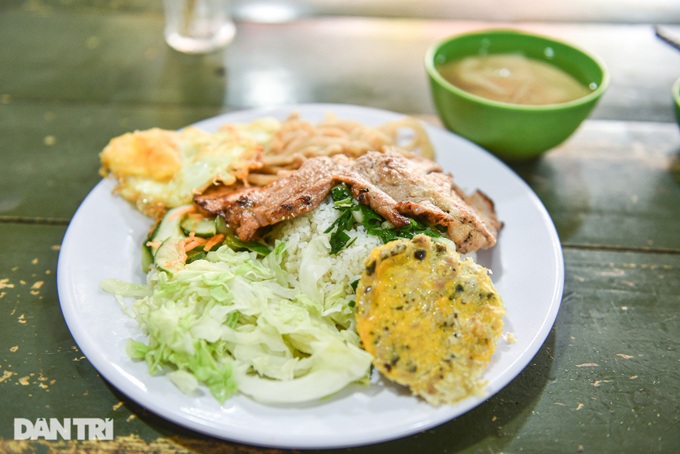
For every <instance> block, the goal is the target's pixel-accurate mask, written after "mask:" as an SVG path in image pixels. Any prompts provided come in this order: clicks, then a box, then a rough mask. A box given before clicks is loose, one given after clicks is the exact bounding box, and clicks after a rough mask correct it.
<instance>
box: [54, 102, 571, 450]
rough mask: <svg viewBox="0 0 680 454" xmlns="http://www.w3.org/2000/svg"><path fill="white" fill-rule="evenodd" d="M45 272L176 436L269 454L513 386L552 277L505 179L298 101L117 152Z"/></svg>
mask: <svg viewBox="0 0 680 454" xmlns="http://www.w3.org/2000/svg"><path fill="white" fill-rule="evenodd" d="M100 156H101V161H102V168H101V173H102V176H103V177H104V178H103V179H102V181H101V182H100V183H99V184H98V185H97V186H96V187H95V188H94V189H93V190H92V191H91V193H90V194H89V195H88V196H87V197H86V199H85V200H84V201H83V203H82V204H81V206H80V207H79V209H78V210H77V212H76V214H75V216H74V217H73V219H72V221H71V223H70V225H69V227H68V229H67V232H66V235H65V237H64V241H63V243H62V248H61V252H60V257H59V263H58V290H59V297H60V303H61V307H62V312H63V314H64V318H65V320H66V323H67V324H68V327H69V329H70V331H71V333H72V335H73V337H74V339H75V341H76V343H77V344H78V346H79V348H80V349H81V351H82V352H83V353H84V355H85V356H86V357H87V359H88V360H89V361H90V362H91V363H92V365H93V366H94V367H95V368H96V369H97V370H98V372H99V373H100V374H101V375H102V376H103V377H104V378H105V379H106V380H107V381H109V382H110V383H111V384H112V385H113V386H115V387H116V388H117V389H119V390H120V391H121V392H122V393H123V394H125V395H127V396H128V397H129V398H130V399H132V400H134V401H135V402H137V403H138V404H140V405H142V406H143V407H145V408H147V409H149V410H150V411H152V412H154V413H156V414H158V415H159V416H161V417H163V418H166V419H168V420H169V421H172V422H174V423H176V424H179V425H181V426H184V427H187V428H189V429H192V430H195V431H198V432H201V433H204V434H207V435H210V436H214V437H217V438H222V439H227V440H232V441H236V442H241V443H247V444H253V445H259V446H269V447H278V448H303V449H304V448H338V447H348V446H357V445H364V444H370V443H377V442H382V441H387V440H391V439H395V438H400V437H404V436H408V435H411V434H414V433H418V432H421V431H423V430H426V429H428V428H432V427H434V426H437V425H440V424H442V423H444V422H447V421H449V420H451V419H453V418H456V417H458V416H460V415H463V414H465V413H466V412H468V411H469V410H471V409H472V408H474V407H476V406H477V405H479V404H481V403H482V402H484V401H485V400H486V399H488V398H490V397H491V396H493V395H494V394H495V393H497V392H498V391H499V390H501V389H502V388H503V387H504V386H506V385H507V384H508V383H510V381H512V380H513V379H514V378H515V377H516V376H517V375H518V374H519V373H520V372H521V371H522V370H523V369H524V368H525V367H526V366H527V365H528V364H529V362H530V361H531V359H532V358H533V357H534V355H535V354H536V352H537V351H538V350H539V349H540V347H541V345H542V344H543V342H544V341H545V339H546V337H547V336H548V334H549V332H550V329H551V327H552V325H553V323H554V320H555V317H556V316H557V312H558V309H559V306H560V302H561V298H562V290H563V282H564V268H563V258H562V250H561V247H560V242H559V238H558V236H557V233H556V230H555V228H554V226H553V223H552V221H551V219H550V217H549V215H548V213H547V211H546V210H545V208H544V207H543V205H542V204H541V202H540V201H539V199H538V198H537V196H536V195H535V194H534V193H533V192H532V191H531V189H530V188H529V187H528V186H527V185H526V184H525V183H524V182H523V181H522V180H521V179H520V178H519V177H517V176H516V175H515V174H514V173H513V172H512V171H511V170H510V169H509V168H508V167H507V166H506V165H505V164H503V163H502V162H500V161H499V160H498V159H497V158H495V157H493V156H492V155H491V154H489V153H487V152H486V151H484V150H482V149H480V148H479V147H477V146H476V145H473V144H471V143H470V142H468V141H466V140H464V139H462V138H460V137H458V136H456V135H453V134H451V133H449V132H447V131H445V130H443V129H441V128H438V127H435V126H432V125H428V124H424V123H422V122H420V121H418V120H415V119H413V118H409V117H407V116H405V115H402V114H398V113H395V112H388V111H384V110H378V109H373V108H367V107H360V106H352V105H339V104H302V105H292V106H278V107H272V108H263V109H254V110H248V111H240V112H232V113H227V114H224V115H220V116H217V117H215V118H210V119H208V120H205V121H202V122H199V123H197V124H195V125H192V126H189V127H187V128H184V129H181V130H179V131H168V130H162V129H157V128H154V129H150V130H146V131H135V132H132V133H129V134H125V135H122V136H119V137H116V138H113V139H112V140H111V142H110V143H109V144H108V145H107V147H106V148H104V150H102V152H101V155H100Z"/></svg>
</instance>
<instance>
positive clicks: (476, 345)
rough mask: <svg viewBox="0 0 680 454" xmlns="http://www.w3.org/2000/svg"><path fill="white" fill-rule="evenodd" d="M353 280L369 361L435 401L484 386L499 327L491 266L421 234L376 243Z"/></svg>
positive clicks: (498, 303) (458, 397) (499, 309)
mask: <svg viewBox="0 0 680 454" xmlns="http://www.w3.org/2000/svg"><path fill="white" fill-rule="evenodd" d="M365 265H366V266H365V270H364V272H363V273H362V276H361V279H360V281H359V285H358V287H357V313H356V317H357V332H358V333H359V336H360V338H361V341H362V343H363V346H364V348H365V349H366V350H367V351H368V352H369V353H370V354H371V355H372V356H373V364H374V366H375V367H376V368H377V369H378V370H379V371H380V372H381V373H382V374H383V375H384V376H385V377H386V378H388V379H389V380H391V381H394V382H396V383H399V384H401V385H405V386H407V387H409V388H410V389H411V391H412V392H413V393H414V394H416V395H419V396H421V397H423V398H424V399H425V400H426V401H428V402H429V403H432V404H450V403H454V402H457V401H459V400H461V399H464V398H466V397H469V396H471V395H474V394H480V393H481V389H482V387H483V386H484V382H483V381H482V379H481V377H482V375H483V373H484V371H485V369H486V367H487V365H488V363H489V360H490V359H491V356H492V355H493V353H494V351H495V349H496V342H497V340H498V338H499V337H500V335H501V331H502V328H503V321H502V317H503V315H504V313H505V311H504V309H503V302H502V300H501V298H500V296H499V295H498V293H497V291H496V289H495V288H494V285H493V283H492V282H491V279H490V278H489V275H488V270H487V269H486V268H484V267H482V266H480V265H478V264H477V263H475V262H474V261H473V260H472V259H469V258H468V259H464V258H463V257H461V256H460V255H459V254H458V253H457V252H455V251H454V250H452V249H451V248H449V247H448V245H447V244H445V242H441V241H438V240H432V239H430V237H427V236H424V235H418V236H416V237H414V238H413V239H412V240H406V239H404V240H397V241H392V242H390V243H387V244H385V245H382V246H379V247H377V248H375V249H374V250H373V251H372V252H371V254H370V256H369V257H368V259H367V260H366V261H365Z"/></svg>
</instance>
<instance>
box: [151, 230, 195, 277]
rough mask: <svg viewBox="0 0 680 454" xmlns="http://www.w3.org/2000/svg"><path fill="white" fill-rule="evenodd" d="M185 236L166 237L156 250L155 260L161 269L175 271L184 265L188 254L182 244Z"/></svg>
mask: <svg viewBox="0 0 680 454" xmlns="http://www.w3.org/2000/svg"><path fill="white" fill-rule="evenodd" d="M182 239H183V237H171V238H166V239H165V240H164V241H163V242H162V243H161V245H160V246H159V247H158V249H157V250H156V254H154V257H153V260H154V264H155V265H156V267H157V268H158V269H159V270H162V271H167V272H169V273H175V272H177V271H179V270H181V269H182V268H183V267H184V263H185V261H186V259H187V255H186V253H185V252H184V249H182V247H181V245H180V241H181V240H182Z"/></svg>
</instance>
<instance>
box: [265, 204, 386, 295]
mask: <svg viewBox="0 0 680 454" xmlns="http://www.w3.org/2000/svg"><path fill="white" fill-rule="evenodd" d="M339 215H340V211H338V210H336V209H335V208H333V201H332V199H331V198H330V196H329V197H327V198H326V200H324V202H323V203H322V204H321V205H319V207H318V208H317V209H316V210H314V211H312V212H310V213H307V214H305V215H302V216H298V217H296V218H294V219H292V220H290V221H286V222H282V223H281V224H280V225H279V227H278V228H277V231H276V234H275V237H276V238H277V239H279V240H280V241H283V242H284V243H286V260H285V261H284V264H283V266H284V269H285V270H286V271H287V272H288V273H290V275H291V276H298V279H300V281H301V282H302V285H303V286H304V281H305V280H308V281H309V284H310V285H315V286H317V288H320V290H321V293H322V294H323V295H328V294H329V293H331V292H333V293H335V292H338V291H340V289H342V292H343V293H344V295H343V296H344V297H346V298H347V299H353V298H354V290H353V289H352V286H351V284H352V282H354V281H356V280H357V279H359V277H360V276H361V272H362V271H363V269H364V260H365V259H366V258H367V257H368V256H369V254H370V252H371V250H373V248H375V247H376V246H379V245H381V244H382V241H381V240H380V238H378V237H376V236H372V235H368V233H366V230H365V229H364V227H363V226H361V225H358V226H356V227H355V228H354V229H352V230H351V231H349V232H347V233H348V235H349V236H350V237H356V240H354V242H353V243H352V244H351V245H349V246H346V247H345V248H343V249H342V250H341V251H340V252H338V253H337V254H335V255H331V253H330V250H331V245H330V236H331V233H324V231H325V230H326V229H327V228H328V227H329V226H330V225H331V224H332V223H333V221H335V220H336V219H337V218H338V216H339ZM305 263H307V265H305ZM310 264H311V266H310ZM301 268H302V270H303V271H301ZM310 270H311V271H310ZM320 296H321V295H320ZM322 298H323V296H322Z"/></svg>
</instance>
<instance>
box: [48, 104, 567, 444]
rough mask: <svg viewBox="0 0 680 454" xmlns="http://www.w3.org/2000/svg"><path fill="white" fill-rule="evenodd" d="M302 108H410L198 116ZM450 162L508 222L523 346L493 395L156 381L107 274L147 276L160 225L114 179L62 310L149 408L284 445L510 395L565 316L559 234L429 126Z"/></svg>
mask: <svg viewBox="0 0 680 454" xmlns="http://www.w3.org/2000/svg"><path fill="white" fill-rule="evenodd" d="M292 111H298V112H299V113H300V114H301V115H302V117H303V118H305V119H308V120H310V121H313V122H316V121H318V120H320V119H321V118H322V117H323V116H324V115H325V114H326V113H327V112H334V113H335V114H336V115H337V116H338V117H339V118H343V119H353V120H358V121H360V122H362V123H364V124H369V125H378V124H380V123H383V122H385V121H388V120H392V119H395V118H400V117H401V116H402V115H400V114H396V113H392V112H386V111H382V110H376V109H371V108H365V107H358V106H349V105H329V104H311V105H296V106H284V107H276V108H269V109H258V110H249V111H244V112H236V113H229V114H225V115H221V116H219V117H215V118H212V119H209V120H206V121H203V122H200V123H198V124H197V125H196V126H198V127H200V128H203V129H206V130H214V129H215V128H217V127H218V126H220V125H222V124H223V123H226V122H242V121H249V120H253V119H255V118H260V117H263V116H268V115H272V116H276V117H278V118H280V119H284V118H285V117H286V116H288V115H289V114H290V113H291V112H292ZM427 130H428V133H429V134H430V138H431V140H432V142H433V144H434V146H435V148H436V151H437V160H438V162H439V163H440V164H441V165H442V166H443V167H444V168H445V169H446V170H448V171H450V172H452V173H453V175H454V177H455V180H456V182H457V183H458V184H459V185H461V186H462V187H463V188H464V189H466V190H468V191H471V190H474V189H477V188H479V189H481V190H482V191H484V192H485V193H486V194H487V195H489V196H490V197H491V198H492V199H493V200H494V201H495V203H496V208H497V211H498V215H499V217H500V219H501V220H502V221H503V222H504V223H505V227H504V228H503V230H502V232H501V234H500V238H499V241H498V244H497V246H496V247H495V248H493V249H492V250H491V251H484V252H481V253H479V255H478V260H479V261H480V262H481V263H482V264H484V265H485V266H488V267H490V268H491V269H492V271H493V275H492V277H493V280H494V281H495V283H496V286H497V288H498V290H499V292H500V294H501V295H502V297H503V299H504V301H505V305H506V309H507V316H506V318H505V330H506V331H508V332H512V333H513V334H514V335H515V336H516V337H517V342H516V343H514V344H508V343H506V342H504V341H502V340H501V341H500V342H499V346H498V349H497V351H496V354H495V355H494V356H493V358H492V360H491V363H490V365H489V368H488V370H487V373H486V375H485V378H486V379H487V380H488V386H487V388H486V393H487V394H486V396H484V397H479V398H477V397H475V398H470V399H467V400H465V401H464V402H462V403H460V404H458V405H452V406H440V407H433V406H430V405H428V404H426V403H424V402H423V401H422V400H419V399H417V398H414V397H412V396H410V395H408V394H407V393H404V392H403V391H402V390H401V389H399V388H397V387H395V386H391V385H389V384H385V383H383V382H382V381H380V380H374V383H373V384H372V385H371V386H368V387H360V386H351V387H350V388H348V389H346V390H344V391H343V392H341V393H339V394H338V395H336V396H334V397H332V398H329V399H327V400H323V401H321V402H316V403H309V404H305V405H288V406H269V405H262V404H259V403H257V402H254V401H252V400H250V399H248V398H246V397H244V396H236V397H234V398H232V399H230V400H228V401H227V402H226V404H224V405H220V404H219V403H218V402H216V401H215V399H213V398H212V396H210V395H209V394H208V393H205V394H204V395H202V396H199V397H189V396H186V395H184V394H182V393H181V392H180V391H179V390H178V389H177V388H175V386H174V385H173V384H171V382H170V380H169V379H168V378H167V377H163V376H160V377H151V376H150V375H149V374H148V372H147V368H146V365H145V364H144V363H140V362H133V361H132V360H130V359H129V358H128V356H127V355H126V354H125V342H126V340H127V339H128V338H135V339H138V340H143V336H141V334H140V333H139V330H138V329H137V326H136V323H135V322H134V321H133V320H132V319H130V318H128V317H127V316H125V315H124V314H123V312H122V311H121V308H120V306H119V305H118V304H117V302H116V301H115V299H114V298H113V297H112V296H111V295H109V294H106V293H104V292H102V291H101V290H100V289H99V282H100V281H101V280H102V279H105V278H117V279H122V280H126V281H133V282H144V275H143V274H142V273H141V271H140V268H141V267H140V245H141V242H142V241H143V239H144V237H145V234H146V232H147V230H148V228H149V226H150V221H149V220H148V219H147V218H145V217H144V216H142V215H141V214H139V213H137V212H136V211H135V210H134V209H133V208H132V207H131V206H130V205H128V204H127V203H126V202H124V201H123V200H121V199H120V198H119V197H114V196H112V195H111V190H112V188H113V184H112V183H111V181H108V180H107V181H102V182H101V183H99V184H98V185H97V186H96V187H95V188H94V190H93V191H92V192H91V193H90V194H89V195H88V197H87V198H86V199H85V201H84V202H83V203H82V205H81V206H80V208H79V209H78V211H77V212H76V214H75V216H74V218H73V220H72V221H71V224H70V225H69V228H68V231H67V232H66V236H65V238H64V241H63V244H62V248H61V253H60V256H59V266H58V287H59V297H60V300H61V307H62V311H63V313H64V317H65V319H66V322H67V324H68V327H69V329H70V330H71V333H72V335H73V337H74V338H75V341H76V342H77V343H78V346H79V347H80V349H81V350H82V352H83V353H84V354H85V356H86V357H87V358H88V360H89V361H90V362H91V363H92V364H93V365H94V367H95V368H96V369H97V370H98V371H99V373H100V374H101V375H102V376H103V377H104V378H106V379H107V380H108V381H109V382H110V383H112V384H113V385H114V386H115V387H116V388H118V389H119V390H120V391H121V392H123V393H124V394H126V395H127V396H129V397H130V398H131V399H133V400H134V401H136V402H137V403H139V404H140V405H142V406H143V407H145V408H147V409H149V410H151V411H153V412H154V413H156V414H158V415H160V416H162V417H164V418H166V419H168V420H170V421H173V422H175V423H177V424H180V425H182V426H185V427H188V428H190V429H193V430H196V431H198V432H202V433H205V434H208V435H212V436H214V437H219V438H224V439H229V440H234V441H238V442H242V443H248V444H254V445H261V446H270V447H279V448H331V447H336V448H337V447H347V446H356V445H362V444H369V443H376V442H381V441H386V440H390V439H394V438H399V437H404V436H407V435H411V434H414V433H417V432H421V431H423V430H425V429H428V428H431V427H434V426H437V425H439V424H442V423H444V422H446V421H449V420H451V419H453V418H455V417H457V416H460V415H462V414H464V413H466V412H467V411H469V410H470V409H472V408H474V407H476V406H477V405H479V404H480V403H482V402H483V401H484V400H486V399H487V398H489V397H490V396H492V395H493V394H495V393H496V392H498V391H499V390H500V389H502V388H503V387H504V386H505V385H507V384H508V383H509V382H510V381H511V380H512V379H513V378H515V377H516V376H517V375H518V374H519V373H520V372H521V371H522V370H523V369H524V368H525V367H526V365H527V364H528V363H529V361H530V360H531V359H532V358H533V357H534V355H535V354H536V352H537V351H538V350H539V348H540V347H541V345H542V344H543V342H544V341H545V339H546V337H547V336H548V333H549V331H550V329H551V327H552V325H553V322H554V320H555V317H556V316H557V312H558V308H559V305H560V301H561V299H562V288H563V282H564V267H563V259H562V250H561V247H560V242H559V238H558V236H557V233H556V231H555V228H554V226H553V224H552V221H551V219H550V217H549V216H548V214H547V212H546V210H545V208H544V207H543V205H542V204H541V202H540V201H539V199H538V198H537V197H536V195H535V194H534V193H533V192H532V191H531V189H530V188H529V187H528V186H527V185H526V184H525V183H524V182H523V181H522V180H521V179H520V178H518V177H517V176H516V175H515V174H514V173H513V172H512V171H511V170H510V169H508V168H507V167H506V166H505V165H504V164H503V163H501V162H500V161H499V160H497V159H496V158H495V157H493V156H491V155H490V154H489V153H487V152H486V151H483V150H481V149H480V148H478V147H477V146H476V145H473V144H471V143H470V142H467V141H465V140H463V139H461V138H459V137H457V136H455V135H453V134H451V133H449V132H447V131H444V130H442V129H439V128H435V127H431V126H427Z"/></svg>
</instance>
